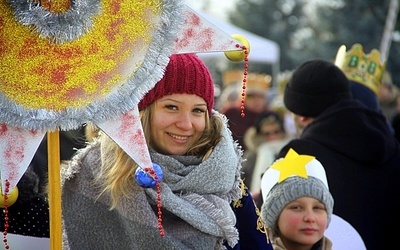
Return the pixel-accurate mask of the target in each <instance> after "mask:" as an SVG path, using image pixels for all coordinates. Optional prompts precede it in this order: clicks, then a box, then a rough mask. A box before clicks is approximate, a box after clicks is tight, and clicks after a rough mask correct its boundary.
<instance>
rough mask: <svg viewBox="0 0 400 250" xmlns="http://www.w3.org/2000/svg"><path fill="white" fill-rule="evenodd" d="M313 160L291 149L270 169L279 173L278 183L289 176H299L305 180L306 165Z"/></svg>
mask: <svg viewBox="0 0 400 250" xmlns="http://www.w3.org/2000/svg"><path fill="white" fill-rule="evenodd" d="M313 159H315V157H314V156H311V155H299V154H297V152H296V151H294V150H293V149H289V152H288V153H287V154H286V156H285V158H283V159H282V160H280V161H276V162H275V163H274V164H273V165H272V166H271V168H273V169H276V170H278V171H279V172H280V174H279V180H278V183H281V182H282V181H284V180H285V179H287V178H289V177H291V176H299V177H303V178H306V179H307V178H308V175H307V170H306V165H307V164H308V163H309V162H310V161H312V160H313Z"/></svg>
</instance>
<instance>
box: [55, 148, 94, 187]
mask: <svg viewBox="0 0 400 250" xmlns="http://www.w3.org/2000/svg"><path fill="white" fill-rule="evenodd" d="M98 164H100V143H99V142H98V141H95V142H92V143H90V144H88V145H87V146H86V147H85V148H82V149H79V150H78V151H77V152H76V153H75V155H74V156H73V157H72V158H71V160H69V161H64V162H62V163H61V181H62V184H63V183H64V182H65V181H66V180H69V179H72V178H73V177H74V176H75V175H76V174H78V173H80V172H81V170H82V169H83V168H85V169H87V170H89V169H92V168H93V167H94V166H96V168H97V166H98Z"/></svg>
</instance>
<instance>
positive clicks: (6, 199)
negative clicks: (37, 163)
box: [3, 180, 10, 249]
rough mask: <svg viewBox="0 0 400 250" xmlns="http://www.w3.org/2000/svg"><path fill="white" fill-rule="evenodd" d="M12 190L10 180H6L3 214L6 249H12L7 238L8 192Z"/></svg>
mask: <svg viewBox="0 0 400 250" xmlns="http://www.w3.org/2000/svg"><path fill="white" fill-rule="evenodd" d="M9 192H10V182H9V181H8V180H6V190H5V192H4V209H3V214H4V231H3V242H4V248H5V249H10V246H9V245H8V240H7V233H8V227H9V224H8V221H9V218H8V193H9Z"/></svg>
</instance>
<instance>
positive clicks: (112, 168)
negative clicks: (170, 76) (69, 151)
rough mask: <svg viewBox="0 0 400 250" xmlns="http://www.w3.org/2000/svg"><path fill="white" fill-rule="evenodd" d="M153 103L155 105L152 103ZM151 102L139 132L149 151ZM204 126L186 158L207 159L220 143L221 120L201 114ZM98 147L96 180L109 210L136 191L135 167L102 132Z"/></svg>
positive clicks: (146, 109) (150, 146)
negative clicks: (97, 174) (141, 133)
mask: <svg viewBox="0 0 400 250" xmlns="http://www.w3.org/2000/svg"><path fill="white" fill-rule="evenodd" d="M154 103H155V102H154ZM154 103H153V104H151V105H149V106H148V107H146V108H145V109H144V110H142V111H140V119H141V122H142V127H143V133H144V136H145V138H146V143H147V145H148V147H149V148H153V146H152V145H154V143H155V141H154V140H151V138H150V126H151V117H152V114H153V112H154ZM205 117H206V126H205V129H204V132H203V134H202V136H201V138H200V139H199V140H198V142H197V143H196V145H193V146H192V147H191V148H190V149H189V150H188V152H187V153H186V155H194V156H198V157H200V158H202V159H203V160H204V159H206V158H207V157H209V155H210V154H211V152H212V150H213V148H214V147H215V145H217V143H218V142H219V141H220V140H221V138H222V136H221V130H222V126H223V122H224V121H223V119H222V117H220V116H218V115H212V116H209V114H208V112H206V113H205ZM100 144H101V174H100V175H99V176H98V178H97V179H96V181H97V182H96V183H97V184H98V185H100V187H101V189H102V192H101V194H100V195H103V194H109V195H110V197H111V199H112V205H111V208H110V209H113V208H115V207H116V206H117V205H118V203H119V201H120V198H121V197H122V196H126V197H129V194H130V190H132V189H140V188H141V187H139V186H138V185H137V184H136V181H135V171H136V169H137V168H138V165H137V164H136V163H135V162H134V161H133V160H132V158H130V156H128V154H127V153H125V151H123V150H122V149H121V148H120V147H119V146H118V145H117V144H116V143H115V142H114V141H113V140H112V139H111V138H110V137H108V136H107V135H106V134H105V133H101V135H100Z"/></svg>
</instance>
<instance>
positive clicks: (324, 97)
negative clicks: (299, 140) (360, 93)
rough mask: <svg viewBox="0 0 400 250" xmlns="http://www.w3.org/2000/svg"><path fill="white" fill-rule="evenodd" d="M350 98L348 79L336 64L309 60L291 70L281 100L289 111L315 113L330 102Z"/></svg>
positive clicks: (319, 112) (333, 102)
mask: <svg viewBox="0 0 400 250" xmlns="http://www.w3.org/2000/svg"><path fill="white" fill-rule="evenodd" d="M351 98H352V96H351V92H350V83H349V81H348V79H347V77H346V75H345V74H344V73H343V72H342V71H341V70H340V69H339V68H338V67H337V66H335V64H333V63H331V62H329V61H324V60H311V61H307V62H305V63H303V64H302V65H300V67H299V68H297V69H296V70H295V71H294V72H293V75H292V77H291V79H290V80H289V82H288V84H287V85H286V88H285V94H284V99H283V100H284V103H285V106H286V108H287V109H288V110H290V111H291V112H293V113H295V114H297V115H302V116H308V117H317V116H318V115H319V114H321V113H322V112H323V111H324V110H326V109H327V108H329V107H330V106H332V105H334V104H336V103H338V102H339V101H341V100H348V99H351Z"/></svg>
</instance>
